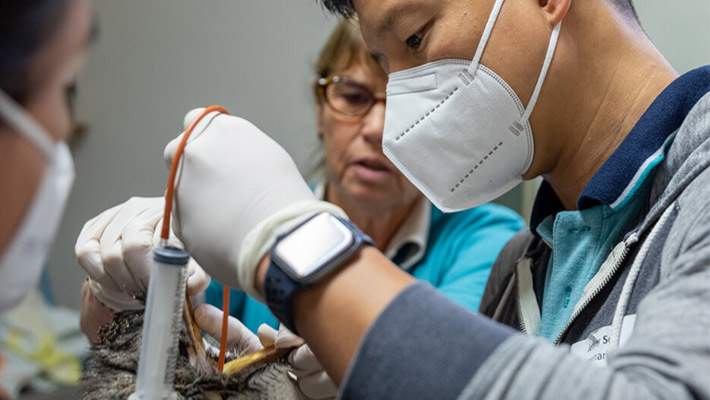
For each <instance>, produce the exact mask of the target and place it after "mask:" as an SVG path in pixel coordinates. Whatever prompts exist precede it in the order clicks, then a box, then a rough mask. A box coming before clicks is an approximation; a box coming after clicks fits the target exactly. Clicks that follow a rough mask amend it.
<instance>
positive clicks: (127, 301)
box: [89, 278, 145, 311]
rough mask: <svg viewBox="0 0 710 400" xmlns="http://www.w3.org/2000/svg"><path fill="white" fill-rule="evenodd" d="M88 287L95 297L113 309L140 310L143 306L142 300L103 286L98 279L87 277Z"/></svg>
mask: <svg viewBox="0 0 710 400" xmlns="http://www.w3.org/2000/svg"><path fill="white" fill-rule="evenodd" d="M89 288H90V289H91V293H93V295H94V296H95V297H96V299H97V300H98V301H100V302H102V303H103V304H104V305H106V307H108V308H110V309H111V310H114V311H124V310H141V309H143V308H144V307H145V304H144V302H143V301H141V300H138V299H137V298H136V297H135V296H133V295H129V294H127V293H126V292H124V291H121V290H113V289H110V288H107V287H106V286H103V285H102V284H101V283H99V282H98V281H95V280H93V279H91V278H89Z"/></svg>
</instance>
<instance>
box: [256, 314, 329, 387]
mask: <svg viewBox="0 0 710 400" xmlns="http://www.w3.org/2000/svg"><path fill="white" fill-rule="evenodd" d="M259 340H261V344H263V345H264V346H271V345H274V346H276V348H278V349H281V348H290V347H296V349H294V350H293V351H291V353H289V355H288V362H289V364H291V367H292V368H293V373H294V375H296V377H297V378H298V387H299V388H300V389H301V392H303V394H304V395H305V396H306V397H308V398H309V399H332V398H335V396H337V395H338V387H337V386H336V385H335V382H333V380H332V379H330V376H328V373H327V372H325V370H324V369H323V366H321V364H320V361H318V359H317V358H316V356H315V355H314V354H313V352H312V351H311V348H310V347H308V345H307V344H306V342H305V341H304V340H303V339H302V338H300V337H299V336H296V335H295V334H293V332H291V331H290V330H288V328H286V327H285V326H284V325H283V324H281V325H280V326H279V330H278V331H277V330H276V329H274V328H272V327H270V326H269V325H266V324H262V325H261V326H260V327H259Z"/></svg>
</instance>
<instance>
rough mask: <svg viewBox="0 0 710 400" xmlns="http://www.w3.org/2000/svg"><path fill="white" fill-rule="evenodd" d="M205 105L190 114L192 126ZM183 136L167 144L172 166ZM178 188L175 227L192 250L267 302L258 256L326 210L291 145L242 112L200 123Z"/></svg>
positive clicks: (214, 271)
mask: <svg viewBox="0 0 710 400" xmlns="http://www.w3.org/2000/svg"><path fill="white" fill-rule="evenodd" d="M202 111H203V109H196V110H193V111H191V112H189V113H188V114H187V115H186V116H185V121H184V122H185V126H186V127H187V126H188V125H189V124H190V122H191V121H192V120H193V119H195V118H196V117H197V116H198V115H199V114H200V113H201V112H202ZM181 139H182V135H180V136H179V137H178V138H177V139H175V140H173V141H172V142H170V143H169V144H168V145H167V147H166V148H165V152H164V157H165V160H166V162H167V164H168V166H170V164H171V163H172V159H173V156H174V155H175V152H176V150H177V148H178V144H179V142H180V140H181ZM177 181H178V182H177V185H176V188H175V204H174V208H173V229H174V230H175V233H176V234H177V236H178V237H179V238H180V239H181V240H182V241H183V242H184V243H185V246H186V248H187V251H188V252H189V253H190V255H192V256H193V257H195V259H196V260H197V261H198V262H199V263H200V265H202V266H203V267H205V268H207V271H208V272H209V273H210V275H212V276H214V277H215V279H217V280H219V281H220V282H223V283H224V284H226V285H230V286H231V287H233V288H236V289H241V290H243V291H245V292H247V293H248V294H249V295H250V296H252V297H254V298H256V299H258V300H261V301H262V302H263V301H264V300H263V297H262V296H261V295H260V294H259V293H258V292H257V291H256V289H255V288H254V274H255V270H256V268H257V265H258V263H259V261H260V260H261V259H262V258H263V256H264V254H266V252H267V251H268V250H269V248H270V247H271V245H272V244H273V242H274V241H275V239H276V237H277V236H278V235H279V234H281V233H285V232H287V231H288V230H290V229H291V228H293V227H295V226H296V225H297V224H298V223H300V222H301V221H303V220H304V219H305V218H307V217H309V216H311V215H313V214H315V213H317V212H321V211H329V212H331V213H333V214H336V215H339V216H342V217H344V216H345V213H344V212H343V211H342V210H340V208H338V207H336V206H334V205H332V204H330V203H326V202H322V201H318V200H316V198H315V197H314V196H313V194H312V193H311V190H310V189H309V187H308V185H307V184H306V182H305V181H304V180H303V178H302V177H301V175H300V173H299V172H298V168H296V164H295V163H294V162H293V160H292V159H291V157H290V156H289V155H288V153H286V151H285V150H284V149H283V148H281V146H279V145H278V144H277V143H276V142H275V141H273V140H272V139H271V138H269V137H268V136H267V135H266V134H264V133H263V132H262V131H260V130H259V128H257V127H256V126H254V125H252V124H251V123H250V122H249V121H246V120H244V119H242V118H238V117H233V116H229V115H225V114H220V113H217V112H214V113H211V114H210V115H208V116H206V117H205V118H203V119H202V120H201V121H200V123H199V124H198V125H197V127H196V128H195V130H194V131H193V133H192V135H191V136H190V140H189V141H188V144H187V146H186V147H185V152H184V153H183V156H182V161H181V164H180V172H179V173H178V178H177Z"/></svg>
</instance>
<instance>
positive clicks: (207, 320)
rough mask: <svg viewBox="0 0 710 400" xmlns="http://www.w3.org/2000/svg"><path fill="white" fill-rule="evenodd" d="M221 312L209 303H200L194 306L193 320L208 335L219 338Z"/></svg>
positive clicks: (220, 333)
mask: <svg viewBox="0 0 710 400" xmlns="http://www.w3.org/2000/svg"><path fill="white" fill-rule="evenodd" d="M222 314H223V312H222V310H220V309H219V308H217V307H215V306H213V305H211V304H200V305H199V306H197V308H195V322H197V326H198V327H199V328H200V329H202V330H203V331H205V332H206V333H207V334H208V335H210V336H212V337H213V338H215V339H217V340H220V339H221V338H222ZM228 336H229V334H228ZM227 339H229V338H227Z"/></svg>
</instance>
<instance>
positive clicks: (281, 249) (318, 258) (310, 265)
mask: <svg viewBox="0 0 710 400" xmlns="http://www.w3.org/2000/svg"><path fill="white" fill-rule="evenodd" d="M354 240H355V239H354V237H353V234H352V232H351V231H350V230H349V229H348V228H347V227H345V226H344V225H343V223H342V222H340V221H338V219H337V218H335V217H334V216H332V215H331V214H327V213H323V214H320V215H317V216H316V217H314V218H312V219H311V220H309V221H308V222H307V223H306V224H304V225H303V226H301V227H300V228H299V229H297V230H296V231H294V232H292V233H291V234H289V235H288V236H286V237H285V238H284V239H283V240H281V242H279V243H278V244H277V246H276V247H275V248H274V249H273V251H274V253H275V255H276V256H277V257H278V258H280V259H281V260H283V261H285V263H286V264H287V266H288V269H289V270H290V271H289V272H290V273H291V275H294V277H296V278H303V277H307V276H308V275H310V274H312V273H313V272H315V271H317V270H318V269H319V268H320V267H322V266H323V265H324V264H326V263H327V262H328V261H330V260H331V259H332V258H333V257H334V256H336V255H338V254H340V253H341V252H343V251H344V250H345V249H347V248H348V247H350V246H351V245H352V244H353V242H354Z"/></svg>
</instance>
